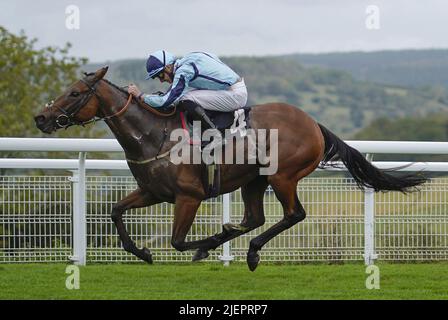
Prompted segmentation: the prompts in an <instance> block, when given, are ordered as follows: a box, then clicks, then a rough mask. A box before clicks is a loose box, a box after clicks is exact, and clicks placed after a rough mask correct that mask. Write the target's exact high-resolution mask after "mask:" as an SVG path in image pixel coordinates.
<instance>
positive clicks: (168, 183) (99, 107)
mask: <svg viewBox="0 0 448 320" xmlns="http://www.w3.org/2000/svg"><path fill="white" fill-rule="evenodd" d="M106 72H107V67H105V68H101V69H99V70H97V71H96V72H94V73H90V74H86V75H85V77H83V78H82V79H80V80H79V81H77V82H75V83H74V84H72V85H71V86H70V87H69V88H68V90H67V91H66V92H64V93H63V94H62V95H61V96H59V97H58V98H57V99H56V100H55V101H54V102H52V103H51V104H50V105H49V106H48V107H47V108H44V110H42V111H41V112H40V113H39V114H38V115H36V116H35V123H36V125H37V127H38V128H39V129H40V130H41V131H43V132H45V133H49V134H50V133H52V132H54V131H56V130H58V129H60V128H66V127H69V126H71V125H80V124H85V123H88V122H90V121H92V119H96V118H100V119H103V120H104V121H105V122H106V123H107V125H108V126H109V128H110V129H111V130H112V132H113V134H114V135H115V137H116V139H117V140H118V142H119V143H120V145H121V146H122V147H123V149H124V152H125V155H126V159H127V160H128V165H129V168H130V170H131V172H132V174H133V176H134V177H135V179H136V181H137V184H138V188H137V189H136V190H135V191H133V192H131V193H130V194H129V195H127V196H126V197H125V198H124V199H122V200H120V201H118V202H117V203H116V204H115V205H114V206H113V209H112V213H111V217H112V220H113V222H114V223H115V226H116V228H117V231H118V234H119V236H120V239H121V241H122V243H123V247H124V249H125V250H126V251H128V252H131V253H133V254H134V255H136V256H137V257H139V258H140V259H142V260H144V261H147V262H148V263H152V255H151V252H150V250H149V249H147V248H142V249H139V248H137V247H136V245H135V243H134V242H133V241H132V239H131V238H130V236H129V234H128V232H127V230H126V228H125V225H124V223H123V219H122V216H123V214H124V213H125V211H126V210H129V209H132V208H140V207H146V206H150V205H153V204H157V203H161V202H169V203H174V204H175V209H174V221H173V228H172V238H171V244H172V246H173V247H174V248H175V249H177V250H179V251H185V250H191V249H196V253H195V255H194V256H193V260H194V261H195V260H200V259H203V258H206V257H207V256H208V251H209V250H214V249H216V248H217V247H218V246H220V245H221V244H223V243H224V242H226V241H229V240H231V239H233V238H235V237H238V236H240V235H242V234H244V233H247V232H249V231H251V230H253V229H255V228H257V227H260V226H261V225H263V224H264V223H265V217H264V212H263V196H264V194H265V190H266V188H267V187H268V185H271V186H272V189H273V190H274V192H275V195H276V197H277V199H278V200H279V201H280V203H281V205H282V207H283V211H284V216H283V219H281V220H280V221H279V222H278V223H276V224H274V225H273V226H271V227H270V228H268V229H267V230H266V231H264V232H263V233H261V234H260V235H259V236H257V237H255V238H254V239H252V240H251V241H250V245H249V250H248V253H247V264H248V266H249V269H250V270H252V271H253V270H255V268H256V267H257V265H258V263H259V259H260V258H259V254H258V251H259V250H260V249H261V248H262V247H263V246H264V245H265V244H266V243H267V242H268V241H269V240H271V239H272V238H274V237H275V236H277V235H278V234H279V233H281V232H282V231H284V230H286V229H288V228H290V227H292V226H293V225H295V224H297V223H298V222H300V221H302V220H303V219H305V215H306V213H305V210H304V208H303V206H302V205H301V203H300V201H299V199H298V197H297V192H296V191H297V184H298V182H299V180H300V179H302V178H303V177H305V176H307V175H309V174H310V173H311V172H313V171H314V170H315V169H316V168H317V167H318V166H319V164H320V163H327V162H329V161H330V160H336V159H339V160H341V161H342V162H343V163H344V165H345V166H346V167H347V169H348V170H349V172H350V174H351V175H352V176H353V178H354V179H355V181H356V183H357V184H358V186H359V187H360V188H364V187H369V188H373V189H374V190H375V191H387V190H396V191H401V192H407V191H410V190H412V189H414V187H416V186H418V185H420V184H422V183H424V182H425V181H426V178H425V177H422V176H420V175H403V176H401V177H396V176H394V175H391V174H389V173H388V172H386V171H383V170H379V169H377V168H376V167H374V166H373V165H372V164H370V163H369V162H368V161H367V160H366V159H365V158H364V157H363V155H362V154H361V153H360V152H358V151H357V150H355V149H354V148H352V147H350V146H348V145H347V144H346V143H344V142H343V141H342V140H341V139H339V138H338V137H337V136H336V135H334V134H333V133H331V132H330V131H329V130H328V129H326V128H325V127H324V126H322V125H320V124H318V123H317V122H316V121H314V120H313V119H312V118H311V117H310V116H309V115H307V114H306V113H305V112H303V111H302V110H300V109H299V108H297V107H294V106H291V105H288V104H284V103H267V104H263V105H257V106H253V107H252V108H251V110H250V117H249V122H250V126H251V128H253V129H254V130H259V129H266V130H270V129H278V140H277V141H278V142H277V143H278V144H277V150H278V169H277V171H276V173H274V174H272V175H260V174H259V168H260V166H261V164H258V163H257V164H222V165H221V175H220V179H221V188H220V194H224V193H228V192H232V191H234V190H236V189H238V188H241V193H242V197H243V201H244V217H243V220H242V221H241V223H240V224H238V225H234V224H226V225H224V226H223V231H222V232H221V233H218V234H215V235H213V236H210V237H208V238H206V239H203V240H197V241H190V242H186V241H185V239H186V236H187V233H188V231H189V230H190V228H191V225H192V223H193V220H194V218H195V215H196V211H197V210H198V207H199V206H200V204H201V201H203V200H204V199H206V197H207V192H206V190H205V188H204V184H203V180H202V175H203V172H204V171H203V170H202V168H203V164H177V165H175V164H173V163H172V162H171V161H170V159H169V157H166V156H160V155H162V154H167V152H169V150H170V149H171V148H172V147H173V146H174V144H175V143H176V142H174V141H170V140H168V139H166V137H167V135H169V134H170V132H172V131H173V130H174V129H177V128H179V127H181V119H180V115H179V112H175V111H173V112H170V113H168V114H164V113H161V112H159V111H157V110H156V109H154V108H151V107H150V106H148V105H144V104H142V103H140V102H139V101H137V100H136V99H134V98H133V97H131V96H129V95H128V93H127V92H126V91H125V90H124V89H123V88H120V87H118V86H116V85H114V84H112V83H111V82H109V81H107V80H105V79H103V77H104V75H105V74H106ZM268 148H269V146H268Z"/></svg>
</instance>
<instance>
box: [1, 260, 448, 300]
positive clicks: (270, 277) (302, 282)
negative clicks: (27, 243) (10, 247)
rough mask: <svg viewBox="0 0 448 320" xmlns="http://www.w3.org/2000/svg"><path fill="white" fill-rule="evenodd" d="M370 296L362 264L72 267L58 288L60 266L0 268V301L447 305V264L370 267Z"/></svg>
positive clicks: (60, 272) (62, 267) (60, 277)
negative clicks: (76, 276) (74, 271)
mask: <svg viewBox="0 0 448 320" xmlns="http://www.w3.org/2000/svg"><path fill="white" fill-rule="evenodd" d="M378 266H379V268H380V286H381V288H380V289H378V290H374V289H372V290H368V289H366V288H365V280H366V277H367V274H366V273H365V267H364V266H363V265H362V264H344V265H324V264H317V265H309V264H307V265H290V264H289V265H273V264H267V263H261V265H260V266H259V267H258V269H257V270H256V271H255V272H250V271H249V270H248V269H247V266H246V265H245V264H233V265H231V266H230V267H223V266H222V265H220V264H217V263H216V264H211V263H210V264H209V263H198V264H186V265H185V264H159V265H157V264H156V265H151V266H150V265H143V264H137V265H132V264H127V265H126V264H113V265H88V266H85V267H81V268H80V286H81V287H80V289H79V290H68V289H66V288H65V279H66V277H67V274H66V273H65V268H66V265H63V264H22V265H19V264H11V265H0V299H448V277H447V276H446V272H447V269H448V264H447V263H434V264H384V263H383V264H378Z"/></svg>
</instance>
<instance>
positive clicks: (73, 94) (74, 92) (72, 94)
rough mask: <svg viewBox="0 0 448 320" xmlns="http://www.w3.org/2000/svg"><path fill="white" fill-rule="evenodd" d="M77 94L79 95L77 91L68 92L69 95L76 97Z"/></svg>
mask: <svg viewBox="0 0 448 320" xmlns="http://www.w3.org/2000/svg"><path fill="white" fill-rule="evenodd" d="M77 96H79V92H78V91H73V92H72V93H70V97H77Z"/></svg>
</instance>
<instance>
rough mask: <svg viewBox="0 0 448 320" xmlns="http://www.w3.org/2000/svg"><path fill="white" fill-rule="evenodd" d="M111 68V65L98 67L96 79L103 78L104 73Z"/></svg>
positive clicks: (94, 77)
mask: <svg viewBox="0 0 448 320" xmlns="http://www.w3.org/2000/svg"><path fill="white" fill-rule="evenodd" d="M108 69H109V66H105V67H103V68H101V69H98V70H96V71H95V75H94V76H93V79H94V81H95V82H96V81H98V80H101V79H103V77H104V75H105V74H106V73H107V70H108Z"/></svg>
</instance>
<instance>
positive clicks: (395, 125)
mask: <svg viewBox="0 0 448 320" xmlns="http://www.w3.org/2000/svg"><path fill="white" fill-rule="evenodd" d="M353 139H354V140H384V141H394V140H395V141H448V114H447V113H438V114H431V115H428V116H425V117H404V118H400V119H387V118H379V119H377V120H375V121H373V122H372V123H371V124H370V125H368V126H367V127H366V128H364V129H363V130H361V131H360V132H358V133H357V134H356V135H355V136H354V137H353ZM375 159H376V160H413V161H448V156H447V155H431V156H429V155H414V156H409V155H403V156H400V155H376V156H375Z"/></svg>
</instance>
